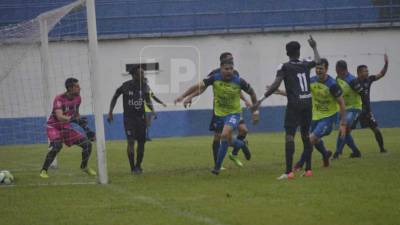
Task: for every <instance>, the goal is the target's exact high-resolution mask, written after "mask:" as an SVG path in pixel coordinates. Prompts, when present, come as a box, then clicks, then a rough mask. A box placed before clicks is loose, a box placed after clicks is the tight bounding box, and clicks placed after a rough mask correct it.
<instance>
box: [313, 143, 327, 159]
mask: <svg viewBox="0 0 400 225" xmlns="http://www.w3.org/2000/svg"><path fill="white" fill-rule="evenodd" d="M315 148H316V149H317V151H319V152H320V153H321V155H322V158H324V157H325V156H326V154H328V151H327V150H326V148H325V145H324V141H323V140H320V141H319V142H318V143H317V144H315Z"/></svg>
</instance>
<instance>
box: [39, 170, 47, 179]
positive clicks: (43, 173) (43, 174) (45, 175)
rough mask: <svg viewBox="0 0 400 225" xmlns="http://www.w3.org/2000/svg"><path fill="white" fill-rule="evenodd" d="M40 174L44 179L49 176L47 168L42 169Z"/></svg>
mask: <svg viewBox="0 0 400 225" xmlns="http://www.w3.org/2000/svg"><path fill="white" fill-rule="evenodd" d="M39 176H40V177H41V178H44V179H47V178H49V174H48V173H47V171H46V170H41V171H40V175H39Z"/></svg>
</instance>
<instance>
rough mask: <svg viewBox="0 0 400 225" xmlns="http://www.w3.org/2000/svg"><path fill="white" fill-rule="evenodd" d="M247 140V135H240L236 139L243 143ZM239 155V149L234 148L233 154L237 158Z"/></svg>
mask: <svg viewBox="0 0 400 225" xmlns="http://www.w3.org/2000/svg"><path fill="white" fill-rule="evenodd" d="M245 138H246V135H239V134H238V135H237V137H236V139H238V140H241V141H243V140H244V139H245ZM238 153H239V148H237V147H233V151H232V154H233V155H235V156H236V155H238Z"/></svg>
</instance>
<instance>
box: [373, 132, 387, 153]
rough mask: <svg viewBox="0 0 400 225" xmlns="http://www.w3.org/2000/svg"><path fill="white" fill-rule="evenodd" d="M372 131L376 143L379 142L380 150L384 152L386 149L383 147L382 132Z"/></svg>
mask: <svg viewBox="0 0 400 225" xmlns="http://www.w3.org/2000/svg"><path fill="white" fill-rule="evenodd" d="M372 131H373V132H374V134H375V139H376V142H378V145H379V148H380V149H381V151H384V150H385V148H384V147H383V136H382V133H381V131H380V130H379V129H378V128H376V129H375V130H372Z"/></svg>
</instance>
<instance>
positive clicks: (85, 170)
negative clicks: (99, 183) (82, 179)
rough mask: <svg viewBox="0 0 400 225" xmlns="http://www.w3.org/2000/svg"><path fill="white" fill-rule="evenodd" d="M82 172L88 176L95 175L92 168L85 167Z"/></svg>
mask: <svg viewBox="0 0 400 225" xmlns="http://www.w3.org/2000/svg"><path fill="white" fill-rule="evenodd" d="M82 172H84V173H86V174H88V175H89V176H96V175H97V173H96V171H94V170H93V169H92V168H89V167H86V168H83V169H82Z"/></svg>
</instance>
